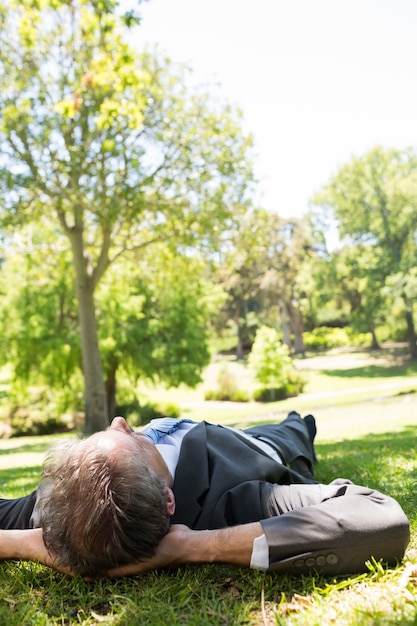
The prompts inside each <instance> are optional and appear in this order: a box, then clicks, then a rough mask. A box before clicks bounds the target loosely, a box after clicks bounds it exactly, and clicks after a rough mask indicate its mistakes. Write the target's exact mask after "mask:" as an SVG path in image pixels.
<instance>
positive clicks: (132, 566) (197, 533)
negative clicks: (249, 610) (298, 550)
mask: <svg viewBox="0 0 417 626" xmlns="http://www.w3.org/2000/svg"><path fill="white" fill-rule="evenodd" d="M261 535H263V528H262V526H261V524H260V523H259V522H252V523H251V524H242V525H240V526H234V527H232V528H218V529H215V530H191V529H190V528H188V526H184V525H183V524H173V525H172V526H171V528H170V530H169V532H168V534H167V535H165V537H164V538H163V539H162V541H161V542H160V543H159V545H158V546H157V548H156V553H155V555H154V556H153V557H152V558H150V559H148V560H147V561H143V562H140V563H129V564H128V565H123V566H122V567H118V568H116V569H112V570H110V571H109V572H107V573H108V575H109V576H140V575H141V574H144V573H145V572H148V571H149V570H153V569H163V568H166V567H174V566H177V565H182V564H185V563H230V564H232V565H238V566H240V567H248V566H249V565H250V559H251V555H252V548H253V541H254V539H255V538H256V537H260V536H261Z"/></svg>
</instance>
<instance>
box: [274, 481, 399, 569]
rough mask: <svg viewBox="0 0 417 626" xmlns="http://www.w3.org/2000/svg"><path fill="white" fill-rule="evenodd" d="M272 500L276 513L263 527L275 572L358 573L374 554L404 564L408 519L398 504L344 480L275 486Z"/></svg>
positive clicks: (379, 557)
mask: <svg viewBox="0 0 417 626" xmlns="http://www.w3.org/2000/svg"><path fill="white" fill-rule="evenodd" d="M269 503H270V506H271V517H270V518H269V519H265V520H262V527H263V530H264V532H265V535H266V539H267V542H268V547H269V569H270V570H273V571H277V572H285V573H290V574H304V573H308V572H311V571H312V570H313V571H317V572H319V573H321V574H324V575H339V574H352V573H358V572H361V571H366V569H367V567H366V561H368V560H370V559H371V558H375V559H376V560H377V561H379V560H382V561H384V562H387V563H389V564H395V563H397V562H400V561H401V559H402V557H403V555H404V551H405V549H406V547H407V544H408V541H409V523H408V520H407V517H406V516H405V514H404V511H403V510H402V509H401V507H400V505H399V504H398V502H396V501H395V500H394V499H393V498H390V497H389V496H386V495H384V494H382V493H380V492H378V491H375V490H373V489H368V488H366V487H360V486H358V485H354V484H352V483H350V482H349V481H344V480H342V479H339V480H336V481H333V483H331V484H330V485H313V486H311V485H282V486H276V487H275V488H274V489H272V491H271V493H270V501H269ZM278 503H279V509H280V513H277V514H276V516H275V517H274V516H272V513H273V509H274V508H277V506H278Z"/></svg>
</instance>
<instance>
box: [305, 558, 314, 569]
mask: <svg viewBox="0 0 417 626" xmlns="http://www.w3.org/2000/svg"><path fill="white" fill-rule="evenodd" d="M315 564H316V559H315V558H314V557H310V558H309V559H306V565H307V567H313V566H314V565H315Z"/></svg>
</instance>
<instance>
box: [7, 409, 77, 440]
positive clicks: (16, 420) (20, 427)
mask: <svg viewBox="0 0 417 626" xmlns="http://www.w3.org/2000/svg"><path fill="white" fill-rule="evenodd" d="M8 422H9V425H10V437H25V436H32V435H53V434H55V433H64V432H67V431H70V430H72V429H73V428H74V425H73V423H72V422H71V421H66V420H65V418H64V417H63V416H59V417H58V416H54V415H47V414H45V411H42V410H39V409H30V408H27V407H19V408H17V409H14V410H13V411H12V412H11V414H10V415H9V419H8Z"/></svg>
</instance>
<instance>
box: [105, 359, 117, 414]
mask: <svg viewBox="0 0 417 626" xmlns="http://www.w3.org/2000/svg"><path fill="white" fill-rule="evenodd" d="M116 372H117V364H116V363H114V364H112V366H111V368H110V371H109V372H107V375H106V380H105V383H104V385H105V388H106V396H107V415H108V416H109V421H111V420H112V419H113V417H115V413H116V387H117V384H116V383H117V380H116Z"/></svg>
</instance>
